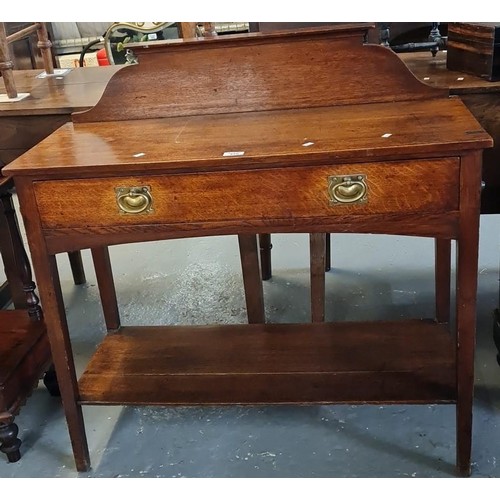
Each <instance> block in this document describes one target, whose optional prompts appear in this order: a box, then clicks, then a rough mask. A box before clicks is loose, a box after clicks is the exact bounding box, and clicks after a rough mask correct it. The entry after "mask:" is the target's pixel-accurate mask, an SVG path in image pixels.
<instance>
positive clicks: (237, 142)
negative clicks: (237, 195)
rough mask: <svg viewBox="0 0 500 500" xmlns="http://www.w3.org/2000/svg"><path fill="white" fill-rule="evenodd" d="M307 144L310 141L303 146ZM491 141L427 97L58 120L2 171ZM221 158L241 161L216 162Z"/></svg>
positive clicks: (355, 157) (186, 166)
mask: <svg viewBox="0 0 500 500" xmlns="http://www.w3.org/2000/svg"><path fill="white" fill-rule="evenodd" d="M429 117H432V120H431V119H429ZM409 118H410V119H409ZM384 134H392V135H391V136H389V137H382V136H383V135H384ZM309 142H313V145H310V146H303V144H307V143H309ZM491 145H492V141H491V138H490V137H489V136H488V135H487V134H486V133H485V132H484V130H483V129H481V127H480V126H479V125H478V123H477V121H476V120H475V119H474V118H473V116H472V115H471V114H470V112H469V111H468V110H467V108H465V106H464V105H463V104H462V102H460V100H459V99H431V100H426V101H422V102H417V101H409V102H404V103H399V104H398V105H397V106H394V104H391V103H378V104H358V105H350V106H333V107H324V108H311V109H299V110H280V111H265V112H253V113H231V114H221V115H217V116H196V117H176V118H163V119H148V120H130V121H123V122H105V123H86V124H73V123H67V124H65V125H63V126H62V127H61V128H59V129H58V130H57V131H56V132H55V133H54V134H52V135H51V136H49V137H48V138H46V139H44V140H43V141H42V142H40V143H39V144H38V145H37V147H36V148H33V149H31V150H30V151H29V152H27V153H26V154H25V155H23V156H22V157H20V158H18V159H17V160H15V161H14V162H12V163H10V164H9V165H8V166H7V167H5V172H6V173H7V174H8V175H16V176H19V175H28V174H37V173H38V174H40V175H43V178H47V177H49V176H51V175H54V176H58V177H61V176H68V177H75V176H93V177H100V176H103V175H106V174H116V173H118V172H120V173H121V174H122V175H123V174H124V173H125V171H126V172H128V173H142V174H143V173H144V170H145V169H147V170H148V171H149V172H153V171H155V170H158V169H162V170H166V169H169V170H174V169H177V170H181V171H182V170H184V171H190V172H193V171H196V170H197V169H207V168H211V169H214V170H215V169H221V170H224V169H233V170H237V169H238V168H245V167H247V166H249V165H255V166H257V167H262V166H265V165H267V164H278V165H280V166H288V165H292V164H297V163H302V164H304V163H306V164H307V165H310V164H318V163H319V164H321V162H323V164H325V163H328V164H329V163H338V162H343V161H347V160H349V161H358V162H359V161H366V160H368V159H376V158H378V157H383V156H384V155H386V156H390V155H393V156H396V157H398V156H399V157H400V156H401V155H404V156H405V157H408V155H411V154H415V155H422V156H424V157H425V156H426V155H429V154H430V152H432V153H434V154H437V153H441V154H445V153H447V152H448V153H451V152H453V153H455V154H457V153H458V152H459V151H464V150H468V149H475V148H485V147H491ZM225 152H244V155H242V156H224V153H225ZM134 155H139V156H134Z"/></svg>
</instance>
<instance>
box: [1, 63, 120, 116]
mask: <svg viewBox="0 0 500 500" xmlns="http://www.w3.org/2000/svg"><path fill="white" fill-rule="evenodd" d="M120 68H121V66H102V67H89V68H74V69H72V70H71V71H70V72H69V73H68V74H66V75H64V76H63V77H62V78H57V77H48V78H37V76H38V75H40V74H41V73H42V70H40V69H34V70H19V71H15V72H14V79H15V83H16V88H17V92H18V93H21V92H28V93H30V96H28V97H26V98H25V99H23V100H21V101H18V102H7V103H0V116H23V115H45V114H69V113H72V112H73V111H81V110H84V109H88V108H90V107H92V106H94V105H95V104H96V103H97V101H98V100H99V99H100V97H101V95H102V93H103V91H104V88H105V87H106V84H107V83H108V81H109V79H110V78H111V77H112V76H113V75H114V74H115V73H116V72H117V71H118V70H119V69H120ZM1 93H5V86H4V84H3V78H0V94H1Z"/></svg>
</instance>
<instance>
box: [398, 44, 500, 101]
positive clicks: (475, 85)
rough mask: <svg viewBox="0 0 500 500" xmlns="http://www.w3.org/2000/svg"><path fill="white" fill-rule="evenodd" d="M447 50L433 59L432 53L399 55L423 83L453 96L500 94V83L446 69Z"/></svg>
mask: <svg viewBox="0 0 500 500" xmlns="http://www.w3.org/2000/svg"><path fill="white" fill-rule="evenodd" d="M446 54H447V52H446V50H442V51H439V52H438V53H437V55H436V57H432V55H431V53H430V51H427V52H413V53H406V54H398V55H399V57H400V59H401V60H402V61H403V62H404V63H405V64H406V66H408V68H409V69H410V70H411V72H412V73H413V74H414V75H415V76H416V77H417V78H418V79H419V80H421V81H422V82H423V83H426V84H428V85H431V86H433V87H439V88H448V89H450V91H451V93H453V94H458V95H460V94H476V93H488V92H500V81H498V82H489V81H488V80H485V79H484V78H479V77H478V76H474V75H469V74H467V73H462V72H459V71H450V70H448V69H447V68H446Z"/></svg>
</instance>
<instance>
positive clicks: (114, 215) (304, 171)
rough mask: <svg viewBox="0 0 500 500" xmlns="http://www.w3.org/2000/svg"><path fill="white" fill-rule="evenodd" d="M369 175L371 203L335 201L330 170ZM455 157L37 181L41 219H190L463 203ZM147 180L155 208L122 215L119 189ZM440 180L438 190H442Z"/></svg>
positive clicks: (81, 222)
mask: <svg viewBox="0 0 500 500" xmlns="http://www.w3.org/2000/svg"><path fill="white" fill-rule="evenodd" d="M358 174H363V175H366V185H367V198H368V199H367V202H366V203H359V204H355V203H352V204H349V203H346V204H340V203H337V204H333V203H330V196H329V193H328V183H329V181H328V178H329V177H330V176H339V177H342V176H345V175H358ZM458 175H459V162H458V159H456V158H449V159H442V160H421V161H409V162H406V163H397V162H387V163H364V164H362V165H357V166H353V165H347V164H346V165H335V166H332V167H328V166H326V167H313V168H307V167H294V168H283V169H278V168H276V169H271V170H252V171H235V172H232V173H231V174H229V175H228V174H226V173H223V172H220V173H209V174H196V175H194V174H193V175H176V176H162V175H158V176H140V177H125V178H123V177H114V178H107V179H88V180H68V181H44V182H36V183H35V193H36V199H37V205H38V209H39V212H40V217H41V221H42V226H43V227H44V228H46V229H56V228H63V227H75V228H78V227H87V226H94V227H95V226H108V225H113V226H129V225H132V226H134V225H143V224H154V223H163V224H185V223H192V222H196V223H203V222H215V221H219V222H222V221H225V222H226V223H228V224H231V223H234V222H235V221H238V220H242V219H243V220H245V221H247V223H250V222H251V221H253V220H259V219H284V218H289V217H293V219H294V220H295V221H297V220H299V219H301V218H305V217H328V216H330V217H336V216H339V215H347V214H350V215H361V214H384V213H411V212H419V211H425V212H428V213H439V212H445V211H451V210H456V209H458ZM132 186H149V188H150V191H151V196H152V198H153V211H152V212H151V213H143V214H134V215H124V214H122V213H120V209H119V207H118V205H117V202H116V194H115V188H117V187H132ZM437 186H439V189H437Z"/></svg>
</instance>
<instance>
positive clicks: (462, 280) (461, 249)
mask: <svg viewBox="0 0 500 500" xmlns="http://www.w3.org/2000/svg"><path fill="white" fill-rule="evenodd" d="M480 164H481V155H480V152H474V153H470V154H469V155H467V156H464V158H463V159H462V165H461V172H462V174H461V177H460V200H461V201H460V227H459V230H460V234H459V238H458V240H457V298H456V329H457V350H456V365H457V371H456V377H457V390H458V392H459V394H460V398H459V399H458V401H457V412H456V418H457V469H458V473H459V474H460V475H462V476H469V475H470V471H471V449H472V440H471V435H472V405H473V397H474V351H475V345H476V301H477V293H476V290H477V276H478V249H479V205H480V194H481V169H480V168H478V166H479V165H480Z"/></svg>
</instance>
